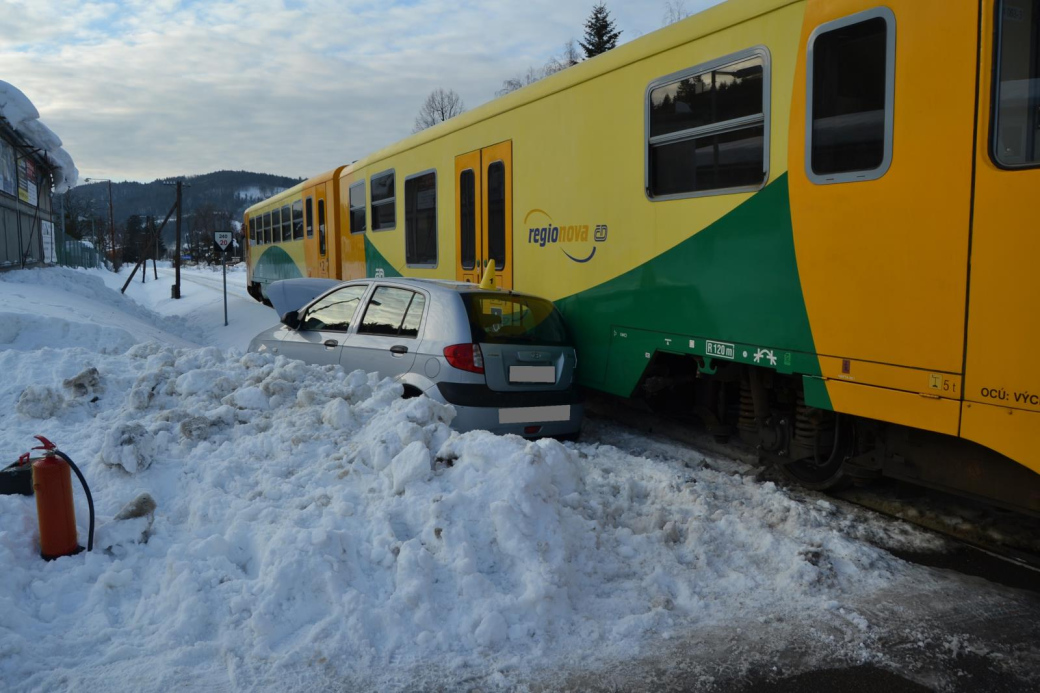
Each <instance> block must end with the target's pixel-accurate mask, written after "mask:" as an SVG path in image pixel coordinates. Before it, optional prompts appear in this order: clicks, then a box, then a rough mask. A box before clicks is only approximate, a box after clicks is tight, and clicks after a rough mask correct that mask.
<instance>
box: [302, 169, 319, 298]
mask: <svg viewBox="0 0 1040 693" xmlns="http://www.w3.org/2000/svg"><path fill="white" fill-rule="evenodd" d="M303 227H304V241H303V254H304V258H305V259H306V262H307V276H308V277H317V276H318V244H317V243H316V242H315V240H314V189H313V188H311V189H309V190H305V191H304V193H303Z"/></svg>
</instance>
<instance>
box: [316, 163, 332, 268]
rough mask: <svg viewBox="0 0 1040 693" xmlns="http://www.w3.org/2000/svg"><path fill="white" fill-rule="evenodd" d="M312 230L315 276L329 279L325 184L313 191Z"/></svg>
mask: <svg viewBox="0 0 1040 693" xmlns="http://www.w3.org/2000/svg"><path fill="white" fill-rule="evenodd" d="M314 214H315V219H314V230H315V236H316V239H315V240H316V242H317V251H318V252H317V259H318V264H317V268H318V272H317V274H316V276H318V277H322V278H325V279H328V277H329V238H328V236H329V226H330V224H329V223H328V209H327V208H326V195H325V184H324V183H322V184H321V185H319V186H318V187H316V188H315V189H314Z"/></svg>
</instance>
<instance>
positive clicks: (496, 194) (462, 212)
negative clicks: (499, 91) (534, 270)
mask: <svg viewBox="0 0 1040 693" xmlns="http://www.w3.org/2000/svg"><path fill="white" fill-rule="evenodd" d="M455 238H456V249H457V253H456V268H455V276H456V278H457V279H458V280H459V281H469V282H473V283H479V282H480V280H481V278H482V277H483V274H484V268H485V267H487V264H488V261H489V260H492V259H493V260H494V261H495V270H496V274H497V277H498V285H499V286H500V287H501V288H503V289H511V288H513V143H512V141H506V142H501V143H499V144H496V145H492V146H490V147H484V148H483V149H478V150H475V151H472V152H469V153H468V154H463V155H461V156H457V157H455Z"/></svg>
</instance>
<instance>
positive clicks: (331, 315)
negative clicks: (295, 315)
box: [300, 284, 368, 332]
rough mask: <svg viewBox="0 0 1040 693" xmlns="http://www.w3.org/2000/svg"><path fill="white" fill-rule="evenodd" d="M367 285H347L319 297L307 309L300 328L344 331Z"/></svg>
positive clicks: (347, 328)
mask: <svg viewBox="0 0 1040 693" xmlns="http://www.w3.org/2000/svg"><path fill="white" fill-rule="evenodd" d="M367 290H368V287H367V286H365V285H363V284H362V285H359V286H347V287H344V288H342V289H340V290H339V291H336V292H334V293H331V294H329V295H328V296H326V297H325V298H323V299H321V300H320V301H318V302H317V303H315V304H314V305H313V306H311V307H310V309H309V310H308V311H307V315H306V317H304V319H303V322H302V323H301V324H300V329H301V330H328V331H330V332H346V331H347V330H349V329H350V321H351V320H352V319H353V318H354V313H356V312H357V308H358V305H360V303H361V299H362V298H363V297H364V296H365V291H367Z"/></svg>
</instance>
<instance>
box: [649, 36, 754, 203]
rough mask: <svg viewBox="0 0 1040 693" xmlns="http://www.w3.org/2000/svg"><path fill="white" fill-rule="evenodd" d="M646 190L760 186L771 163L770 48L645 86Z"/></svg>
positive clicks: (713, 191) (677, 193) (666, 193)
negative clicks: (769, 121)
mask: <svg viewBox="0 0 1040 693" xmlns="http://www.w3.org/2000/svg"><path fill="white" fill-rule="evenodd" d="M646 102H647V105H646V107H647V116H646V119H647V149H646V190H647V195H648V196H649V197H651V198H653V199H658V200H660V199H675V198H680V197H692V196H698V195H719V194H724V193H729V192H738V191H743V190H757V189H759V188H761V187H762V186H763V185H764V184H765V182H766V180H767V179H768V177H769V176H768V170H769V137H768V133H769V123H768V119H769V53H768V51H767V50H766V49H765V48H755V49H752V50H749V51H744V52H742V53H738V54H735V55H731V56H728V57H726V58H722V59H720V60H715V61H713V62H710V63H707V64H705V65H700V66H697V67H694V68H691V69H689V70H683V71H682V72H679V73H676V74H674V75H669V76H668V77H664V78H662V79H659V80H657V81H655V82H654V83H652V84H651V85H650V87H649V88H648V89H647V100H646Z"/></svg>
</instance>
